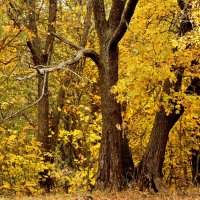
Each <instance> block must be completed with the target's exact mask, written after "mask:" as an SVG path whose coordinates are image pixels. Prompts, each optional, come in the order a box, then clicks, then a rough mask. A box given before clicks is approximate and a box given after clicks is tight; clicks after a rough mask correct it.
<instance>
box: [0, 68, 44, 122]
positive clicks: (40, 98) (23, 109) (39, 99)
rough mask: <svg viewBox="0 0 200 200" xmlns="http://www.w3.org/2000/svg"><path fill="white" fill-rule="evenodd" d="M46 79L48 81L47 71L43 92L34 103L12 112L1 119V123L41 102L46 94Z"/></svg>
mask: <svg viewBox="0 0 200 200" xmlns="http://www.w3.org/2000/svg"><path fill="white" fill-rule="evenodd" d="M46 81H47V73H46V72H45V73H44V82H43V87H42V94H41V96H40V97H39V98H38V99H37V100H36V101H35V102H33V103H32V104H29V105H27V106H25V107H24V108H22V109H21V110H18V111H16V112H14V113H12V114H11V115H10V116H8V117H6V118H4V119H3V120H1V121H0V124H2V123H3V122H5V121H7V120H11V119H13V118H15V117H17V116H18V115H20V114H22V112H23V111H25V110H27V109H29V108H31V107H33V106H34V105H36V104H37V103H38V102H40V101H41V100H42V98H43V96H44V95H45V94H44V91H45V85H46Z"/></svg>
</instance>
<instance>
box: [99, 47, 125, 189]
mask: <svg viewBox="0 0 200 200" xmlns="http://www.w3.org/2000/svg"><path fill="white" fill-rule="evenodd" d="M101 60H102V63H103V65H102V66H100V68H99V75H100V77H99V78H100V88H101V103H102V105H101V108H102V123H103V124H102V139H101V147H100V155H99V170H98V175H97V183H96V188H97V189H100V190H104V189H109V190H120V189H122V188H123V186H124V172H123V161H122V130H121V124H122V117H121V107H120V104H119V103H117V101H116V99H115V96H114V95H113V94H111V92H110V89H111V88H112V86H114V85H115V84H116V83H117V80H118V49H117V48H116V49H113V50H112V52H107V53H106V48H104V49H102V58H101Z"/></svg>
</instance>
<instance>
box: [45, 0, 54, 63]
mask: <svg viewBox="0 0 200 200" xmlns="http://www.w3.org/2000/svg"><path fill="white" fill-rule="evenodd" d="M56 12H57V0H49V18H48V33H49V34H48V36H47V39H46V47H45V54H48V60H50V57H51V54H52V50H53V41H54V35H53V34H52V32H56V29H55V23H56Z"/></svg>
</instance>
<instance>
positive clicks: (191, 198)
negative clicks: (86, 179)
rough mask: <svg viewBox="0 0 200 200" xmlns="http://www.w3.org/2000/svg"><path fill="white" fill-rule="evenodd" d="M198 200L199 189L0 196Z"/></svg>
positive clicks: (16, 199)
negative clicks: (158, 191) (157, 191)
mask: <svg viewBox="0 0 200 200" xmlns="http://www.w3.org/2000/svg"><path fill="white" fill-rule="evenodd" d="M11 199H12V200H140V199H146V200H147V199H148V200H183V199H184V200H200V188H193V189H189V190H188V189H187V190H182V191H174V192H172V191H165V192H160V193H157V194H155V193H153V192H139V191H129V190H128V191H125V192H113V193H106V192H94V193H76V194H47V195H35V196H24V195H19V194H18V195H15V196H13V195H12V196H9V195H6V196H0V200H11Z"/></svg>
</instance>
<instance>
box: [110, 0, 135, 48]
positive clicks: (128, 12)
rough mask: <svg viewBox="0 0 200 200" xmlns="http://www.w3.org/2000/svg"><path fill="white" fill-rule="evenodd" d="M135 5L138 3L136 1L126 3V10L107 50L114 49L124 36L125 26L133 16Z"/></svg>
mask: <svg viewBox="0 0 200 200" xmlns="http://www.w3.org/2000/svg"><path fill="white" fill-rule="evenodd" d="M137 3H138V0H129V1H128V3H127V5H126V8H125V10H124V13H123V16H122V18H121V21H120V24H119V26H118V27H117V29H116V31H115V33H114V34H113V37H112V39H111V40H110V44H109V48H112V47H116V46H117V45H118V43H119V41H120V40H121V39H122V37H123V36H124V34H125V32H126V30H127V26H128V25H129V23H130V21H131V17H132V16H133V13H134V11H135V8H136V5H137Z"/></svg>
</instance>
